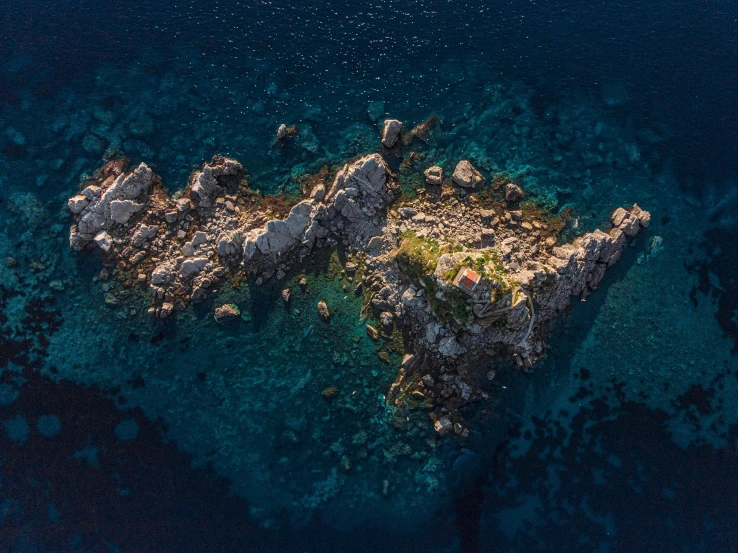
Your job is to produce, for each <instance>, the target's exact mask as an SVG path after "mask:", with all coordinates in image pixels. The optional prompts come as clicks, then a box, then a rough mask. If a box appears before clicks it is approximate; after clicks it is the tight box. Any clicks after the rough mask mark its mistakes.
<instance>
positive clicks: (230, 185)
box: [190, 157, 243, 208]
mask: <svg viewBox="0 0 738 553" xmlns="http://www.w3.org/2000/svg"><path fill="white" fill-rule="evenodd" d="M242 178H243V166H242V165H241V164H240V163H238V162H237V161H236V160H234V159H228V158H222V157H221V158H219V157H215V158H213V161H212V162H210V163H207V164H205V165H203V167H202V171H197V172H196V173H194V174H193V175H192V180H191V187H190V200H192V203H193V204H195V205H196V206H198V207H204V208H209V207H213V206H214V205H215V199H216V198H217V197H218V196H222V195H224V194H225V193H226V192H235V191H237V190H238V185H239V183H240V182H241V179H242Z"/></svg>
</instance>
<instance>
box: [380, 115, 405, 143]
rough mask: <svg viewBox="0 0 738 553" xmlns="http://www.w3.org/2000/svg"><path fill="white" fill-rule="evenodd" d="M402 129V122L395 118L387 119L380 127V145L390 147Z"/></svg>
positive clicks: (395, 141)
mask: <svg viewBox="0 0 738 553" xmlns="http://www.w3.org/2000/svg"><path fill="white" fill-rule="evenodd" d="M401 130H402V122H400V121H398V120H397V119H387V120H385V122H384V127H382V145H383V146H384V147H385V148H391V147H392V146H394V145H395V144H396V143H397V139H398V138H400V131H401Z"/></svg>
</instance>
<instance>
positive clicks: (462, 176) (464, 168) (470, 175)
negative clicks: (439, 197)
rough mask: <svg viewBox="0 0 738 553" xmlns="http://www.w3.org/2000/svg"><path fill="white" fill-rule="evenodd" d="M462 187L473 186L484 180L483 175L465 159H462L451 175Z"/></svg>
mask: <svg viewBox="0 0 738 553" xmlns="http://www.w3.org/2000/svg"><path fill="white" fill-rule="evenodd" d="M451 178H452V179H453V181H454V182H455V183H456V184H457V185H459V186H461V187H462V188H474V187H475V186H478V185H480V184H482V183H483V182H484V177H483V176H482V174H481V173H480V172H479V171H477V170H476V169H475V168H474V166H473V165H472V164H471V163H469V162H468V161H467V160H465V159H462V160H461V161H460V162H459V163H458V164H457V165H456V169H454V174H453V175H452V177H451Z"/></svg>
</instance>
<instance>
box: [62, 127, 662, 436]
mask: <svg viewBox="0 0 738 553" xmlns="http://www.w3.org/2000/svg"><path fill="white" fill-rule="evenodd" d="M429 121H432V122H433V124H432V125H431V124H428V128H427V129H426V128H424V127H423V125H421V126H419V127H417V128H416V129H413V130H412V131H410V132H407V133H405V134H404V135H403V133H402V131H401V128H402V124H401V123H400V122H399V121H397V120H388V121H387V122H386V123H385V125H384V128H383V130H382V144H383V150H382V152H381V153H373V154H369V155H365V156H363V157H360V158H357V159H354V160H352V161H349V162H348V163H346V164H345V165H343V166H342V167H339V168H336V169H334V171H333V172H331V171H330V170H325V171H321V173H320V174H318V175H316V176H314V178H311V179H308V180H309V183H310V187H311V189H310V190H307V191H306V192H305V197H304V198H303V199H300V198H298V199H297V200H294V201H290V200H288V199H286V198H284V197H270V196H263V195H261V194H259V193H257V192H254V191H253V190H251V189H250V188H249V186H248V183H247V180H246V178H245V177H246V172H245V170H244V168H243V167H242V165H241V164H240V163H239V162H238V161H235V160H233V159H228V158H224V157H219V156H216V157H214V158H213V160H212V161H211V162H210V163H206V164H204V165H203V166H202V168H201V170H199V171H196V172H194V173H193V174H192V175H191V176H190V179H189V182H188V185H187V187H186V188H185V189H184V190H183V191H181V192H178V193H176V194H174V195H172V196H168V195H167V193H166V191H165V190H164V188H163V186H162V184H161V181H160V179H159V178H158V177H157V176H156V175H155V174H154V173H153V172H152V171H151V169H150V168H149V167H148V166H147V165H145V164H144V163H141V164H140V165H138V166H137V167H136V168H135V169H133V170H132V171H127V170H126V169H127V167H126V165H127V162H126V160H124V159H116V160H114V161H110V162H108V163H107V164H106V165H105V166H104V167H102V168H101V169H100V170H98V171H97V172H96V174H95V176H94V177H93V178H92V179H90V180H88V181H85V182H84V183H83V187H82V190H81V192H80V193H79V194H77V195H75V196H73V197H72V198H70V199H69V201H68V207H69V210H70V211H71V212H72V213H73V214H74V217H75V220H76V223H75V224H74V225H72V227H71V231H70V238H69V242H70V245H71V246H72V247H73V248H75V249H77V250H93V249H98V250H100V251H101V253H102V256H103V262H104V264H105V269H104V271H106V272H108V273H111V272H112V273H114V274H115V275H116V276H117V277H118V281H119V282H120V283H121V284H122V287H121V289H120V290H119V291H118V293H117V294H116V293H113V292H109V293H108V297H106V301H108V303H118V302H121V301H126V302H127V301H132V300H133V298H134V297H135V296H139V297H140V298H141V300H142V301H146V302H149V304H150V307H149V313H150V314H151V315H152V316H155V317H157V318H159V319H166V318H168V317H172V315H173V313H174V312H175V311H176V310H177V309H181V308H182V307H184V306H185V305H186V304H187V303H188V302H201V301H203V300H205V299H206V298H207V297H209V296H212V295H215V294H216V293H217V290H218V288H219V286H221V285H223V284H225V283H227V282H229V281H230V282H242V281H248V282H249V283H250V284H252V285H260V284H262V283H264V282H265V281H267V280H269V279H272V278H275V279H277V280H282V279H284V278H285V277H286V276H287V274H288V273H289V272H290V271H292V270H297V269H299V268H300V267H301V266H302V264H304V263H306V262H307V261H309V258H310V256H311V254H312V253H313V252H315V251H317V250H319V249H321V248H325V247H328V248H338V249H340V250H341V252H342V254H343V258H344V261H343V271H344V272H345V275H346V276H347V279H348V281H349V282H350V283H351V284H352V286H353V288H349V287H348V286H347V287H346V289H345V291H346V292H350V291H353V292H354V293H355V294H357V295H361V296H362V298H363V300H364V304H365V308H364V313H365V314H366V316H367V317H369V318H372V319H373V321H371V323H370V324H368V325H367V335H368V338H369V339H371V340H375V341H376V340H380V339H382V340H386V341H387V342H397V341H399V342H401V344H402V346H401V349H402V353H403V354H404V358H403V360H402V364H401V367H400V368H399V371H398V373H397V377H396V379H395V382H394V383H393V384H392V386H391V387H390V389H389V390H388V392H387V394H386V400H387V403H388V405H393V406H394V407H395V408H398V409H402V408H406V407H408V406H410V407H419V406H423V407H426V408H428V409H429V410H430V416H431V418H432V420H433V422H434V426H435V429H436V431H437V432H438V433H439V434H441V435H446V434H451V433H455V434H460V435H466V434H467V433H468V430H467V429H466V428H465V426H464V424H463V420H462V417H461V415H460V414H459V412H458V410H457V408H458V407H459V406H461V405H463V404H464V403H466V402H467V401H469V400H471V399H475V398H479V397H482V398H484V397H485V396H486V393H485V392H483V391H481V390H479V389H478V387H477V386H476V385H475V383H476V382H477V381H478V377H479V375H477V374H476V371H475V369H476V368H477V367H478V366H480V365H481V363H480V361H482V360H484V359H489V357H506V358H509V359H511V360H512V361H513V362H514V363H515V364H517V366H519V367H520V368H523V369H527V368H529V367H531V366H532V365H534V364H535V363H536V362H537V361H538V360H539V359H540V358H541V356H542V355H543V354H544V351H545V343H544V339H545V336H546V329H547V325H546V323H547V321H550V320H551V319H553V318H554V317H555V316H556V315H557V314H559V313H561V312H562V311H563V310H565V309H566V308H567V307H568V306H569V305H570V302H571V299H572V297H575V296H586V295H587V294H588V293H589V292H590V291H591V290H592V289H594V288H595V287H596V286H597V285H598V284H599V283H600V281H601V280H602V278H603V276H604V274H605V271H606V269H607V267H609V266H610V265H612V264H613V263H615V262H616V261H617V260H618V259H619V258H620V255H621V253H622V250H623V247H624V245H625V243H626V241H627V240H628V239H629V238H632V237H634V236H635V235H636V234H637V233H638V232H639V231H640V229H641V228H644V227H647V226H648V224H649V222H650V214H649V213H648V212H647V211H644V210H642V209H641V208H639V207H638V206H637V205H633V206H632V207H630V208H628V209H625V208H622V207H621V208H618V209H617V210H616V211H615V212H614V213H613V214H612V217H611V220H610V225H609V228H608V229H606V231H602V230H595V231H594V232H590V233H586V234H583V235H582V236H579V237H577V238H575V239H574V240H573V241H571V242H570V243H560V242H563V237H562V234H561V231H562V229H563V227H564V223H565V221H564V218H565V215H564V214H552V213H548V212H546V211H544V210H542V209H541V208H540V207H539V206H538V205H537V204H536V203H535V201H533V199H532V198H528V197H526V192H525V190H524V189H523V187H521V186H520V185H519V183H516V182H514V179H512V178H510V177H507V176H506V175H503V174H497V175H491V177H492V178H491V179H487V178H485V176H484V175H483V174H482V172H481V171H480V170H478V169H477V168H476V167H474V165H473V164H472V163H470V162H469V161H468V160H465V159H463V160H459V161H458V163H457V164H456V166H455V167H453V168H451V167H449V168H444V167H441V166H437V165H431V164H430V163H425V162H424V158H423V156H417V155H415V153H414V152H409V153H408V154H407V155H403V148H404V149H409V148H410V147H411V146H412V144H413V142H414V141H415V140H416V139H419V140H425V138H427V135H428V133H429V132H430V130H432V128H433V127H434V126H435V125H436V124H437V120H434V119H431V120H429ZM421 127H422V128H421ZM418 129H420V130H418ZM398 161H400V162H401V163H399V168H398V169H396V170H394V171H393V169H392V166H393V164H396V163H397V162H398ZM444 169H452V170H451V171H444ZM446 173H450V174H451V177H450V178H448V177H447V175H446ZM398 174H401V175H404V176H405V177H407V175H408V174H413V175H414V178H415V180H419V181H424V183H425V185H424V186H423V187H417V191H416V193H415V194H413V195H412V196H411V195H408V194H404V193H403V188H402V186H401V178H400V177H399V176H398ZM282 297H283V298H284V301H285V302H289V298H290V290H289V289H285V290H284V291H283V293H282ZM321 304H322V305H321ZM321 304H319V305H318V306H317V309H316V317H320V318H321V319H323V320H324V321H328V320H329V319H330V313H331V310H332V308H333V306H330V305H326V303H325V302H321ZM226 307H227V306H220V307H216V311H215V316H216V317H217V318H218V320H227V319H228V318H229V317H225V316H223V315H224V313H225V311H227V309H226ZM228 315H232V316H233V317H238V316H239V313H236V312H235V311H234V313H230V312H229V313H228ZM378 353H379V355H380V357H382V359H385V360H389V356H388V354H387V353H386V352H385V351H378ZM487 377H488V378H489V379H492V378H494V374H488V375H487ZM326 397H329V396H326Z"/></svg>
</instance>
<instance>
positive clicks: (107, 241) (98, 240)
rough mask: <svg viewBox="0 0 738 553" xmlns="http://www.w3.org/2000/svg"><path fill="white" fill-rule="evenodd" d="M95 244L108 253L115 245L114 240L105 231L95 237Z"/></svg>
mask: <svg viewBox="0 0 738 553" xmlns="http://www.w3.org/2000/svg"><path fill="white" fill-rule="evenodd" d="M95 244H97V247H98V248H100V249H101V250H102V251H104V252H107V251H110V247H111V246H112V245H113V239H112V237H111V236H110V235H109V234H108V233H107V232H105V231H104V230H103V231H101V232H98V233H97V234H96V235H95Z"/></svg>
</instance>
